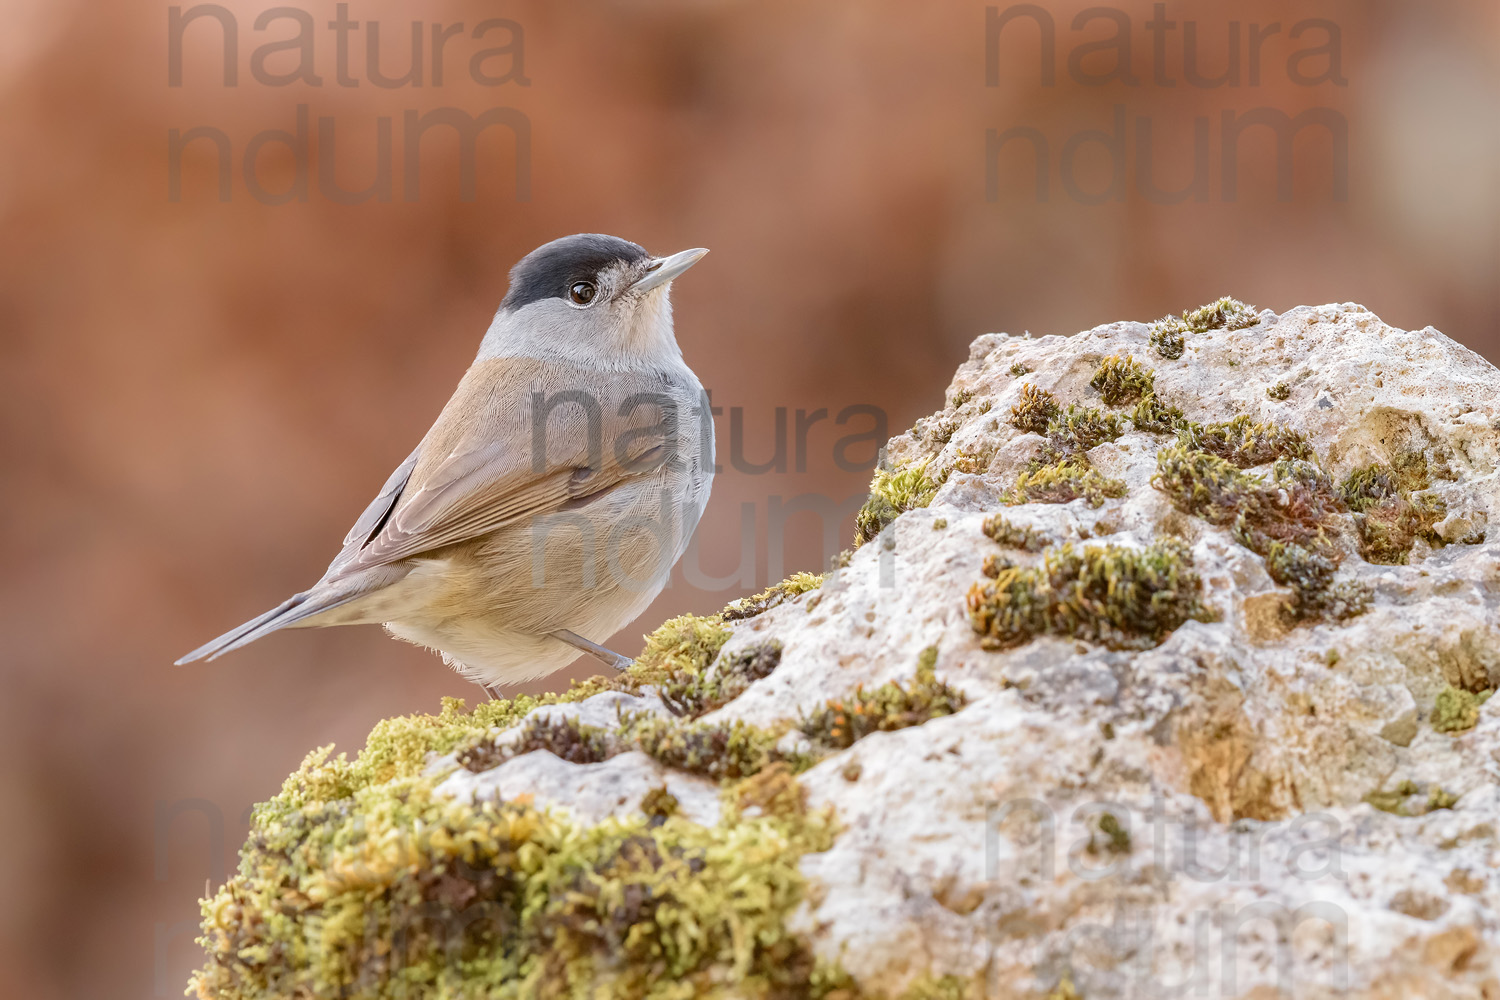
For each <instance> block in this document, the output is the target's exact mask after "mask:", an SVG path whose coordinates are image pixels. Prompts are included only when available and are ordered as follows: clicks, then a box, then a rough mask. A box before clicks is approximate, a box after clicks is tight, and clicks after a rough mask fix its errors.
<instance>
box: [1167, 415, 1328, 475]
mask: <svg viewBox="0 0 1500 1000" xmlns="http://www.w3.org/2000/svg"><path fill="white" fill-rule="evenodd" d="M1179 436H1180V438H1181V440H1182V442H1183V444H1185V445H1186V446H1188V447H1190V448H1195V449H1197V450H1199V451H1206V452H1208V453H1209V454H1210V455H1217V456H1218V457H1219V458H1222V459H1224V460H1225V461H1228V462H1231V463H1233V464H1234V465H1236V466H1238V467H1239V468H1241V469H1248V468H1250V467H1251V466H1252V465H1266V464H1268V463H1270V462H1274V461H1276V460H1277V459H1282V458H1290V459H1300V460H1302V461H1309V460H1311V459H1313V458H1314V457H1315V456H1314V455H1313V450H1312V445H1310V444H1308V442H1307V436H1306V435H1305V434H1302V433H1301V432H1299V431H1294V430H1292V429H1291V428H1288V427H1282V426H1281V425H1280V424H1274V423H1270V422H1261V423H1256V422H1254V421H1252V420H1251V419H1250V418H1249V417H1247V416H1245V415H1243V414H1242V415H1240V416H1238V417H1235V418H1234V419H1233V420H1226V421H1223V422H1222V423H1214V424H1189V425H1187V426H1185V427H1183V428H1182V430H1181V431H1180V432H1179Z"/></svg>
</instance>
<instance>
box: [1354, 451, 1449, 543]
mask: <svg viewBox="0 0 1500 1000" xmlns="http://www.w3.org/2000/svg"><path fill="white" fill-rule="evenodd" d="M1431 485H1432V474H1431V469H1430V468H1429V465H1428V461H1427V456H1426V455H1425V454H1423V453H1422V452H1420V451H1404V452H1401V453H1399V454H1397V455H1396V456H1395V458H1393V459H1392V460H1391V462H1390V464H1388V465H1387V464H1383V463H1378V462H1377V463H1375V464H1372V465H1366V466H1362V467H1361V468H1358V469H1355V470H1354V471H1352V472H1350V473H1349V475H1348V476H1347V477H1345V479H1344V482H1343V483H1342V484H1341V486H1340V487H1339V489H1340V492H1341V493H1342V495H1343V498H1344V502H1345V503H1346V504H1348V506H1349V509H1350V510H1352V511H1354V512H1355V517H1354V523H1355V527H1356V528H1357V529H1358V530H1359V543H1360V544H1359V550H1360V555H1362V556H1363V557H1364V558H1365V560H1366V561H1368V562H1372V563H1382V564H1385V565H1399V564H1404V563H1405V562H1406V561H1407V559H1408V557H1409V556H1410V553H1411V548H1412V546H1413V545H1414V544H1415V543H1416V540H1417V539H1418V538H1422V539H1426V540H1427V542H1428V543H1430V544H1431V545H1433V546H1441V545H1443V544H1444V541H1443V539H1442V537H1441V536H1440V535H1438V533H1437V532H1436V531H1435V530H1434V526H1435V525H1436V524H1437V522H1439V521H1441V520H1442V519H1443V518H1444V517H1446V516H1447V513H1448V509H1447V504H1446V503H1445V502H1444V501H1443V500H1442V499H1440V498H1438V497H1432V496H1413V494H1414V493H1415V492H1416V491H1418V490H1425V489H1427V488H1428V487H1430V486H1431Z"/></svg>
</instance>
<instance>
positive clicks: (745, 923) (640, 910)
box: [189, 578, 965, 1000]
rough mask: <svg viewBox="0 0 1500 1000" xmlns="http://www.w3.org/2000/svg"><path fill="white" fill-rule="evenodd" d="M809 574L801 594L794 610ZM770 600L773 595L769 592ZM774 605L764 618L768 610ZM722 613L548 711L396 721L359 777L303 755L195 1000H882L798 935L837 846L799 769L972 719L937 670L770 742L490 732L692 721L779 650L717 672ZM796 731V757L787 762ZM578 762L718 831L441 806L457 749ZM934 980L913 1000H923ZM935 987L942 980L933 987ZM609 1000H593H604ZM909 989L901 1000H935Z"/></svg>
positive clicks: (735, 732)
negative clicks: (645, 701)
mask: <svg viewBox="0 0 1500 1000" xmlns="http://www.w3.org/2000/svg"><path fill="white" fill-rule="evenodd" d="M814 580H816V578H794V579H793V580H789V581H786V583H785V584H783V585H782V586H783V593H784V592H786V591H794V592H805V590H806V589H807V588H808V587H809V585H810V584H811V583H812V582H813V581H814ZM772 589H773V590H775V589H776V588H772ZM765 597H766V595H765V594H762V595H758V598H756V600H760V599H764V598H765ZM728 635H729V632H728V630H727V629H726V628H725V627H724V626H723V624H722V621H721V619H720V616H718V615H712V616H706V617H700V616H693V615H683V616H680V617H678V618H674V619H671V620H670V621H668V622H666V623H665V624H663V625H662V626H661V628H659V629H657V630H656V632H654V633H653V634H652V635H650V636H648V637H647V641H646V647H645V650H644V651H643V652H642V654H641V656H640V657H639V658H638V659H637V663H636V665H635V666H634V667H633V668H632V669H631V670H630V671H627V672H626V673H625V674H623V675H621V676H620V677H616V678H594V679H591V680H589V681H586V682H583V683H579V684H574V685H573V686H572V687H571V688H570V689H569V690H568V691H566V692H563V693H560V694H556V695H546V696H542V697H529V696H523V697H518V698H516V699H512V700H501V701H491V702H488V703H485V704H481V705H479V706H477V707H476V708H475V709H473V710H472V711H466V709H465V706H464V703H463V702H462V701H460V700H458V699H451V698H450V699H444V702H443V706H442V710H441V711H440V712H439V713H438V714H436V715H412V716H404V717H400V718H396V719H388V720H385V721H383V722H381V723H380V724H379V725H377V726H376V727H375V730H374V731H373V732H372V733H371V734H370V737H369V740H368V742H367V743H366V746H365V748H364V750H362V751H361V752H360V753H359V754H358V755H357V756H356V757H355V759H354V760H352V761H351V760H349V759H348V758H347V756H346V755H344V754H339V755H338V756H333V755H332V747H323V748H320V749H319V750H316V751H314V752H313V753H311V754H309V755H308V756H307V758H306V759H305V760H304V761H303V762H302V766H301V767H300V768H298V770H297V771H296V772H295V773H293V774H292V775H291V776H290V777H288V778H287V780H286V782H285V783H284V784H283V786H282V789H281V792H280V794H278V795H277V796H276V797H275V798H273V799H271V800H270V801H269V802H265V803H262V804H261V805H259V806H257V807H256V809H255V811H254V815H253V819H252V823H251V834H250V838H249V840H248V841H247V842H246V844H245V846H244V848H243V850H242V851H241V856H240V866H239V871H238V874H236V875H235V876H234V877H233V878H231V879H230V880H229V882H228V883H226V884H225V885H224V886H223V887H221V888H220V889H219V890H218V891H217V892H216V893H214V894H213V895H212V896H211V897H209V898H208V899H205V900H204V901H203V902H202V915H203V936H202V937H201V938H200V939H199V943H200V944H201V945H202V946H203V947H204V949H205V950H206V952H207V962H206V964H205V965H204V967H203V968H202V969H201V970H200V971H199V972H198V973H197V974H196V975H195V976H194V977H193V979H192V981H191V983H190V985H189V992H190V993H192V994H194V995H196V996H199V997H202V998H217V1000H225V998H231V1000H239V998H245V1000H249V998H256V1000H259V998H270V997H295V998H314V997H322V996H329V995H339V996H347V997H358V998H366V997H367V998H372V1000H374V998H406V997H422V998H441V1000H447V998H455V1000H456V998H480V997H483V998H512V997H513V998H517V1000H521V998H532V997H575V996H610V997H621V998H643V1000H644V998H662V1000H668V998H671V1000H675V998H679V997H680V998H687V997H720V996H722V997H735V998H741V997H749V998H755V997H762V998H782V997H785V998H794V997H827V998H830V1000H832V998H841V1000H864V998H870V1000H873V998H875V997H879V996H882V994H879V993H870V992H868V991H865V990H861V989H859V988H858V987H857V986H856V985H855V984H854V983H853V981H852V980H851V979H850V978H849V976H848V975H846V974H845V973H844V972H843V971H842V970H840V969H839V968H838V967H837V966H834V965H829V964H826V963H824V962H821V961H819V960H817V959H816V958H815V957H814V956H813V954H812V952H811V950H810V947H809V946H808V944H807V943H806V942H805V941H804V940H803V939H802V938H800V937H799V936H797V935H796V934H794V933H792V932H790V931H789V930H788V929H787V921H788V918H789V917H790V915H791V914H792V912H793V910H794V909H796V907H797V906H798V905H799V903H800V902H801V901H802V899H803V897H804V895H805V891H806V886H805V884H804V879H803V877H802V875H801V873H800V871H799V868H798V861H799V859H800V858H801V857H802V855H803V854H806V853H808V852H811V851H823V850H827V849H828V847H829V846H831V844H832V842H833V838H834V836H835V834H836V832H837V824H836V821H835V818H834V817H833V815H832V814H831V813H830V812H828V811H817V812H815V811H811V810H809V809H808V808H807V806H806V796H805V794H804V793H803V791H802V790H801V788H800V787H799V786H798V784H797V779H796V775H797V773H798V772H800V771H803V770H806V769H807V768H808V767H810V766H812V764H814V763H815V762H816V761H817V760H818V759H821V758H822V757H824V756H826V755H828V754H830V753H834V752H837V751H839V750H842V749H846V748H848V747H849V746H852V745H853V744H854V743H855V742H856V741H857V740H859V739H862V738H863V737H865V736H867V735H869V734H870V733H873V732H879V731H889V730H895V729H904V728H907V727H910V726H916V725H921V724H922V723H924V722H926V721H928V720H929V719H932V718H935V717H938V716H941V715H948V714H951V713H953V712H956V711H958V710H959V709H961V708H962V707H963V706H964V704H965V699H964V696H963V695H962V694H961V693H960V692H958V691H956V690H954V689H952V688H949V687H948V686H947V685H945V684H943V683H942V682H941V681H939V680H938V679H937V678H936V676H935V675H934V670H933V667H934V664H935V661H936V649H935V648H933V649H930V650H928V651H926V652H924V654H923V655H922V656H921V657H920V658H919V662H918V664H917V666H916V672H915V676H914V678H913V680H912V681H911V682H909V683H906V684H902V683H899V682H889V683H886V684H883V685H880V686H879V687H877V688H874V689H871V690H868V691H866V690H865V689H863V688H857V689H856V690H855V691H853V692H852V693H851V694H850V695H849V696H847V697H845V698H838V699H832V700H830V701H829V702H828V703H827V704H826V705H824V706H822V707H821V708H819V709H818V710H817V711H815V712H813V713H811V714H810V715H808V716H806V717H804V718H801V719H798V720H788V721H786V722H785V723H782V724H780V725H778V726H774V727H771V728H769V729H762V728H759V727H755V726H751V725H748V724H746V723H744V722H740V721H734V722H729V723H719V724H706V723H694V722H691V721H689V720H687V719H674V718H672V717H670V716H661V715H655V714H650V713H644V712H643V713H637V714H627V715H625V716H623V717H622V718H621V720H620V723H619V725H618V726H617V727H613V728H606V727H600V726H590V725H585V724H582V723H580V722H579V721H578V720H576V719H557V718H549V717H545V716H542V717H537V718H535V719H533V720H532V721H530V722H528V723H526V725H525V728H524V729H523V730H522V731H521V732H520V734H519V738H518V739H517V740H516V741H515V742H513V743H511V744H509V745H505V746H501V745H499V744H498V743H496V741H495V734H496V733H497V731H500V732H503V731H505V730H507V729H509V728H513V727H514V726H515V725H516V724H517V723H518V722H521V720H522V719H523V718H524V717H525V716H526V715H528V714H529V713H530V712H531V711H532V710H533V709H536V708H538V707H542V706H545V705H553V704H562V703H567V702H576V701H581V700H583V699H585V698H588V697H591V696H593V695H595V694H600V693H603V692H606V691H611V690H613V691H624V692H633V693H640V692H642V691H643V690H645V689H648V688H652V687H657V686H660V689H661V690H663V692H664V693H666V692H669V691H670V692H672V693H670V694H669V695H668V699H669V701H675V702H676V706H675V707H676V708H678V709H679V710H681V711H683V713H684V714H687V715H689V716H696V715H699V714H702V713H703V712H704V711H708V710H711V709H712V708H713V707H717V706H718V705H721V704H724V703H727V702H728V701H729V700H732V699H733V698H734V697H736V696H737V695H738V694H740V693H741V692H742V691H743V690H744V689H745V688H746V687H748V685H749V684H750V683H752V682H753V681H754V680H756V679H758V678H760V677H764V676H767V675H769V673H770V672H772V671H773V670H774V669H775V667H776V664H777V662H779V658H780V646H779V644H776V643H774V642H773V641H766V642H762V643H759V644H756V645H753V646H750V647H747V648H745V649H742V650H739V651H737V652H735V653H732V654H728V655H727V656H720V652H721V649H722V647H723V645H724V643H725V641H726V639H727V637H728ZM793 729H796V730H799V731H800V732H801V733H802V735H803V738H804V740H803V743H802V744H801V745H800V746H794V747H793V748H791V749H784V748H783V747H782V746H781V745H780V744H781V738H782V737H783V736H785V735H786V734H787V733H788V732H789V731H791V730H793ZM539 749H540V750H547V751H550V752H552V753H554V754H555V755H557V756H558V757H560V758H561V759H563V760H567V761H571V762H574V763H580V764H587V763H595V762H599V761H603V760H607V759H609V758H610V757H612V756H615V755H616V754H618V753H623V752H626V751H630V750H641V751H644V752H645V753H647V754H648V755H649V756H651V757H653V758H654V759H656V760H657V761H659V762H660V763H662V764H663V765H665V766H667V767H669V768H672V769H675V770H680V771H685V772H689V773H694V774H698V775H701V776H704V777H707V778H710V779H712V780H714V781H716V782H717V783H718V784H719V787H720V789H721V798H722V803H723V808H722V812H721V819H720V821H719V823H718V824H716V825H712V826H709V825H704V824H702V823H697V822H693V821H691V820H689V819H687V818H685V817H683V816H681V815H679V813H678V810H677V803H676V800H675V798H674V797H673V796H672V795H671V794H670V793H668V792H667V791H666V789H665V788H660V789H656V790H654V791H653V792H652V793H650V794H648V795H647V796H646V797H645V799H644V800H643V801H642V803H641V804H640V812H639V813H638V814H630V815H627V816H624V817H616V818H611V819H607V820H605V821H603V822H601V823H597V824H592V825H590V824H584V823H580V822H577V821H575V820H574V819H573V818H572V817H571V815H570V814H569V813H567V812H565V811H557V810H541V809H538V808H535V807H534V806H533V805H532V804H531V803H530V801H529V799H518V800H511V801H504V802H498V801H478V802H469V801H461V800H459V799H455V798H451V797H448V796H446V795H444V794H441V793H439V791H438V789H437V785H438V784H439V783H440V782H441V780H442V779H443V778H444V777H446V772H443V771H441V770H438V769H435V768H434V767H433V760H434V759H435V758H436V757H441V756H442V755H446V754H450V753H455V752H456V760H457V762H458V764H459V765H460V766H462V767H465V768H467V769H469V770H472V771H482V770H485V769H488V768H491V767H495V766H498V765H499V764H501V763H503V762H504V761H505V760H508V759H511V758H513V757H516V756H520V755H521V754H524V753H528V752H530V751H532V750H539ZM926 983H928V981H927V980H922V981H919V982H918V983H916V984H914V985H913V987H912V989H917V987H918V986H921V987H922V988H923V989H926V988H927V986H926V985H923V984H926ZM929 985H930V984H929ZM601 991H602V992H601ZM926 995H929V994H928V993H922V992H917V993H912V992H910V991H908V992H907V993H903V994H902V996H903V997H905V996H926Z"/></svg>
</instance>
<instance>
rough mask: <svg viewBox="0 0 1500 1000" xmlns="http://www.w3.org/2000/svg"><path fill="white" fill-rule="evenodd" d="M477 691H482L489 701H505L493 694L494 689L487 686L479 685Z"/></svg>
mask: <svg viewBox="0 0 1500 1000" xmlns="http://www.w3.org/2000/svg"><path fill="white" fill-rule="evenodd" d="M479 689H480V690H481V691H483V692H484V693H485V694H486V695H488V696H489V699H490V701H504V700H505V699H503V698H501V697H500V696H499V695H498V694H496V693H495V689H494V688H492V687H490V686H489V685H488V684H481V685H479Z"/></svg>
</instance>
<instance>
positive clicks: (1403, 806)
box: [1364, 778, 1459, 816]
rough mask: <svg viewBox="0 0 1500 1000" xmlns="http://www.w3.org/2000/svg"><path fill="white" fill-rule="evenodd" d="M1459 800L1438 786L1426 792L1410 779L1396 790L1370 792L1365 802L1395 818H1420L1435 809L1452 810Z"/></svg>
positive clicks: (1430, 787)
mask: <svg viewBox="0 0 1500 1000" xmlns="http://www.w3.org/2000/svg"><path fill="white" fill-rule="evenodd" d="M1424 795H1425V798H1424V797H1423V796H1424ZM1458 799H1459V797H1458V796H1457V795H1454V794H1453V793H1452V792H1449V791H1446V790H1444V789H1443V788H1442V787H1440V786H1438V785H1431V786H1429V787H1428V788H1427V790H1426V792H1424V791H1423V790H1422V787H1421V786H1420V785H1418V784H1417V783H1416V782H1415V781H1412V780H1411V779H1409V778H1408V779H1406V780H1404V781H1401V782H1400V783H1398V784H1397V785H1396V787H1394V788H1390V789H1384V790H1380V789H1377V790H1376V791H1373V792H1370V793H1369V794H1368V795H1366V796H1365V799H1364V800H1365V801H1366V802H1368V803H1369V804H1370V805H1371V806H1373V807H1375V808H1376V809H1379V810H1380V811H1381V812H1385V813H1390V814H1391V815H1393V816H1420V815H1422V814H1424V813H1429V812H1432V811H1433V810H1434V809H1452V808H1453V807H1454V806H1455V805H1456V804H1457V803H1458Z"/></svg>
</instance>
